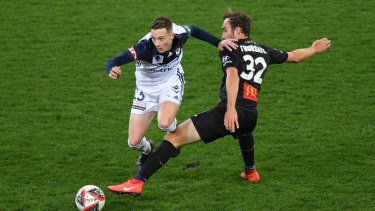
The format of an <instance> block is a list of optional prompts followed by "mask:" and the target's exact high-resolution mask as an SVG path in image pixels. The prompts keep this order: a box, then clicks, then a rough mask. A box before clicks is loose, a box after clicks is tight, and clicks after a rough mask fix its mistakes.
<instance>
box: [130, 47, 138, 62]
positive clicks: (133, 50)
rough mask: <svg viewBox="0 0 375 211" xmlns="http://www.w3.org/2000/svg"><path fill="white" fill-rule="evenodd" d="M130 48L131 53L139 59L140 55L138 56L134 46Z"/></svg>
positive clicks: (135, 58)
mask: <svg viewBox="0 0 375 211" xmlns="http://www.w3.org/2000/svg"><path fill="white" fill-rule="evenodd" d="M128 50H129V51H130V53H131V54H132V55H133V58H134V60H137V59H138V56H137V52H135V49H134V47H131V48H129V49H128Z"/></svg>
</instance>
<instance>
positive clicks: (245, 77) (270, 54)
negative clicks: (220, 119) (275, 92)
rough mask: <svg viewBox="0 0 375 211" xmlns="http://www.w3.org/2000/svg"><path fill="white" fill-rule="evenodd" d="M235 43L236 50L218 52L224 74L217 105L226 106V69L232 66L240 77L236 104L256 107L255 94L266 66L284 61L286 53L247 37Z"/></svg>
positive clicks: (286, 56) (286, 57)
mask: <svg viewBox="0 0 375 211" xmlns="http://www.w3.org/2000/svg"><path fill="white" fill-rule="evenodd" d="M237 44H238V48H237V49H236V50H233V51H228V50H224V51H222V52H220V59H221V62H222V69H223V73H224V76H223V79H222V84H221V88H220V102H219V105H223V106H226V103H227V90H226V78H227V73H226V69H227V68H229V67H234V68H236V69H237V70H238V76H239V79H240V82H239V87H238V95H237V100H236V105H238V106H241V107H244V108H249V109H252V108H256V105H257V102H258V100H257V95H258V92H259V91H260V88H261V85H262V81H263V78H264V76H265V74H266V71H267V69H268V66H269V65H271V64H281V63H283V62H285V61H286V60H287V59H288V53H287V52H285V51H279V50H277V49H274V48H271V47H268V46H264V45H260V44H257V43H255V42H253V41H252V40H250V39H249V38H248V39H242V40H238V42H237Z"/></svg>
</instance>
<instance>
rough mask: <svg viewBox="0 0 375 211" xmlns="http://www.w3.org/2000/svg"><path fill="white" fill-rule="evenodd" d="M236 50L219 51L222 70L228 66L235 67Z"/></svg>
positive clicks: (236, 60) (236, 61)
mask: <svg viewBox="0 0 375 211" xmlns="http://www.w3.org/2000/svg"><path fill="white" fill-rule="evenodd" d="M235 52H236V50H233V51H229V50H227V49H224V51H220V53H219V56H220V59H221V65H222V67H223V70H226V69H228V68H229V67H235V68H237V63H238V58H237V56H236V54H235Z"/></svg>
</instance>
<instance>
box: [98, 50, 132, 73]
mask: <svg viewBox="0 0 375 211" xmlns="http://www.w3.org/2000/svg"><path fill="white" fill-rule="evenodd" d="M132 61H134V59H133V56H132V54H131V53H130V51H129V50H126V51H124V52H123V53H122V54H120V55H118V56H115V57H113V58H112V59H110V60H109V61H108V62H107V63H106V64H105V69H106V70H107V72H108V73H109V72H111V69H112V67H115V66H121V65H123V64H127V63H129V62H132Z"/></svg>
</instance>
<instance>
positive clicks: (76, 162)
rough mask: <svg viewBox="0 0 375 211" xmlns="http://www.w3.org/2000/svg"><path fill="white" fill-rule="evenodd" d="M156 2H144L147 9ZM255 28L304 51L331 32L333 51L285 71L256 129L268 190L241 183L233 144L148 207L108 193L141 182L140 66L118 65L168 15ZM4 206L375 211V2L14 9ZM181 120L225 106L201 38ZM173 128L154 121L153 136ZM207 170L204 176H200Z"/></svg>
mask: <svg viewBox="0 0 375 211" xmlns="http://www.w3.org/2000/svg"><path fill="white" fill-rule="evenodd" d="M140 2H142V3H140ZM227 7H230V8H232V10H234V11H237V10H242V11H244V12H246V13H247V14H249V15H250V16H251V18H252V19H253V24H252V35H251V37H252V38H253V39H254V40H255V41H256V42H259V43H262V44H264V45H268V46H272V47H275V48H278V49H282V50H286V51H291V50H294V49H296V48H302V47H308V46H310V45H311V43H312V42H313V41H314V40H315V39H319V38H322V37H327V38H329V39H331V41H332V46H331V48H330V49H328V50H327V51H326V52H325V53H323V54H319V55H316V56H314V57H313V58H311V59H309V60H307V61H305V62H303V63H300V64H283V65H272V66H271V67H270V68H269V70H268V73H267V75H266V77H265V79H264V81H263V86H262V90H261V92H260V95H259V106H258V108H259V119H258V125H257V128H256V129H255V131H254V133H253V134H254V138H255V153H256V154H255V159H256V166H257V169H258V171H259V174H260V176H261V180H262V182H261V183H259V184H250V183H249V182H247V181H244V180H242V179H241V178H240V173H241V171H242V169H243V162H242V158H241V155H240V151H239V146H238V143H237V142H236V141H235V140H233V139H232V138H231V137H226V138H222V139H220V140H217V141H216V142H214V143H212V144H208V145H204V144H203V143H198V144H194V145H189V146H186V147H184V148H183V149H182V151H181V154H180V156H179V157H177V158H175V159H171V160H170V161H169V162H168V163H167V165H166V166H164V167H163V168H162V169H161V170H160V171H158V172H157V173H156V174H155V175H153V177H151V178H150V180H149V181H148V182H147V184H146V185H145V186H144V192H143V194H142V195H141V197H140V198H137V199H134V198H131V197H128V196H125V195H122V196H119V195H115V194H112V193H110V192H109V191H108V190H107V188H106V187H107V186H108V185H113V184H119V183H122V182H124V181H126V180H127V179H129V178H130V177H133V176H134V175H135V162H136V159H137V157H138V153H137V152H136V151H134V150H132V149H130V148H129V147H128V145H127V129H128V119H129V113H130V107H131V103H132V98H133V93H134V88H135V81H134V63H131V64H127V65H124V66H123V76H122V77H121V78H120V79H118V80H112V79H110V78H109V77H108V76H107V74H106V71H105V69H104V64H105V62H106V61H107V60H109V59H110V58H111V57H113V56H115V55H117V54H119V53H121V52H123V51H124V50H125V49H127V48H128V47H130V46H131V45H133V44H134V43H136V42H137V41H138V40H139V39H140V38H141V37H142V36H144V35H145V34H146V33H148V32H149V26H150V24H151V22H152V21H153V20H154V18H156V17H157V16H159V15H165V16H167V17H170V18H171V19H172V20H173V21H174V22H175V23H177V24H181V25H182V24H192V25H196V26H199V27H201V28H203V29H205V30H206V31H208V32H210V33H211V34H214V35H215V36H217V37H219V38H220V37H221V24H222V14H223V11H224V10H225V9H226V8H227ZM0 8H1V9H0V11H1V12H0V26H1V27H0V28H1V29H0V193H1V194H0V210H1V211H8V210H76V207H75V202H74V197H75V194H76V192H77V191H78V190H79V189H80V188H81V187H82V186H84V185H88V184H93V185H97V186H99V187H100V188H102V189H103V191H104V192H105V195H106V204H105V207H104V209H103V210H252V209H254V210H373V209H374V207H375V188H374V187H375V168H374V167H375V157H374V155H375V135H374V131H375V66H374V58H375V50H374V47H375V39H374V35H375V24H374V23H375V9H374V8H375V2H374V1H367V0H358V1H351V0H348V1H339V0H332V1H325V0H312V1H300V0H290V1H287V0H276V1H261V0H255V1H239V0H234V1H215V0H207V1H204V0H193V1H184V0H174V1H172V0H166V1H150V0H145V1H128V0H124V1H115V0H108V1H104V0H97V1H89V0H80V1H78V0H71V1H68V0H61V1H47V0H17V1H11V0H2V1H0ZM182 66H183V68H184V71H185V79H186V81H187V84H186V89H185V95H184V100H183V103H182V106H181V108H180V112H179V114H178V116H177V118H178V120H179V122H180V123H181V122H182V121H183V120H185V119H187V118H189V117H190V116H191V115H194V114H195V113H198V112H201V111H204V110H207V109H209V108H211V107H213V106H214V105H215V104H216V102H217V100H218V93H219V86H220V83H221V76H222V73H221V68H220V60H219V57H218V50H217V49H215V48H214V47H212V46H211V45H209V44H207V43H204V42H201V41H199V40H197V39H195V38H190V40H189V41H188V43H187V44H186V45H185V46H184V58H183V60H182ZM163 136H164V133H163V132H162V131H160V130H159V129H158V127H157V123H156V122H155V121H153V122H152V124H151V126H150V129H149V131H148V133H147V137H148V138H150V139H152V140H154V141H155V143H156V145H159V144H160V142H161V140H162V138H163ZM192 162H197V163H199V165H198V166H196V167H195V168H186V166H187V165H188V164H189V163H192Z"/></svg>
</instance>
